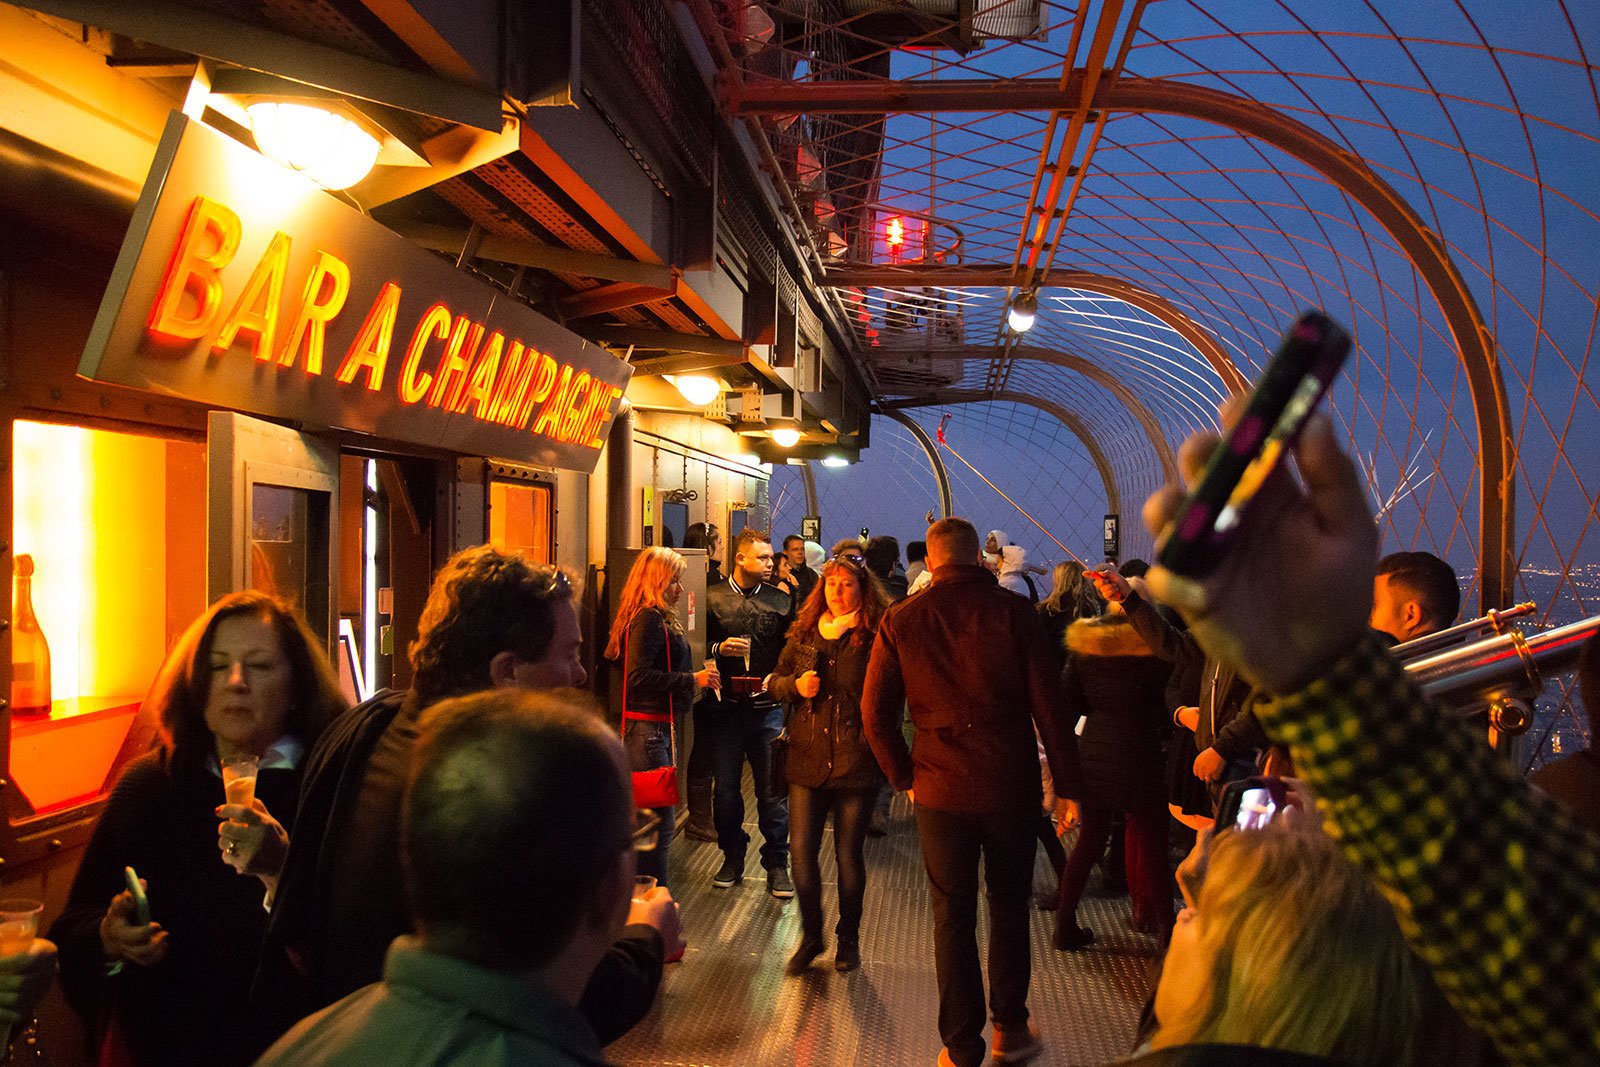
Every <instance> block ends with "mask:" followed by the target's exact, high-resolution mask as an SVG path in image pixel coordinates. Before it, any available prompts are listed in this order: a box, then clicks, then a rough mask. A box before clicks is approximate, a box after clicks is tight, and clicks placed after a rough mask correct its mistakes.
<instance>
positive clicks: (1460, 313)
mask: <svg viewBox="0 0 1600 1067" xmlns="http://www.w3.org/2000/svg"><path fill="white" fill-rule="evenodd" d="M1084 80H1085V72H1084V71H1083V70H1082V69H1078V70H1074V71H1072V72H1071V74H1070V75H1068V76H1067V77H1065V78H1060V79H1057V78H1035V79H1015V80H998V79H996V80H987V79H984V80H972V79H926V80H899V81H877V82H874V81H869V80H862V81H848V82H846V81H837V82H809V83H806V84H805V85H795V84H792V83H791V84H776V85H761V86H751V85H745V86H742V87H740V88H739V91H738V92H729V93H728V94H727V96H726V97H725V100H724V106H726V107H727V108H728V109H729V110H730V111H731V112H733V113H737V114H755V113H777V114H800V113H802V112H826V113H830V114H852V113H853V114H885V113H889V112H984V111H987V112H994V111H1013V112H1014V111H1076V110H1079V109H1081V108H1083V107H1084V102H1083V99H1082V97H1083V86H1084ZM1089 106H1090V107H1094V108H1099V109H1101V110H1104V111H1114V112H1122V113H1126V114H1147V113H1148V114H1164V115H1179V116H1183V117H1186V118H1192V119H1196V120H1199V121H1202V122H1211V123H1215V124H1217V125H1219V126H1223V127H1226V128H1228V129H1232V130H1234V131H1235V132H1238V133H1242V134H1245V135H1247V136H1251V137H1255V138H1257V139H1259V140H1262V141H1265V142H1266V143H1267V144H1270V145H1272V146H1273V147H1275V148H1277V149H1279V150H1280V151H1282V152H1285V153H1287V154H1288V155H1290V156H1293V157H1294V158H1295V159H1298V160H1300V161H1301V162H1302V163H1304V164H1306V165H1307V166H1309V167H1311V168H1312V169H1314V170H1316V171H1318V172H1320V173H1321V174H1322V175H1323V176H1324V177H1326V178H1327V179H1328V180H1329V181H1330V182H1332V183H1333V184H1334V185H1335V186H1336V187H1337V188H1339V189H1340V190H1342V191H1343V192H1345V193H1346V194H1347V195H1349V196H1350V197H1351V198H1352V199H1353V200H1355V201H1356V202H1357V203H1359V204H1360V205H1361V206H1362V207H1364V208H1366V209H1367V211H1368V212H1370V213H1371V214H1372V216H1373V218H1375V219H1377V221H1378V224H1379V225H1380V226H1382V227H1383V229H1384V230H1385V231H1386V232H1387V233H1388V234H1389V236H1390V237H1392V238H1393V239H1394V241H1395V243H1396V244H1398V245H1399V246H1400V248H1401V250H1402V251H1404V252H1405V254H1406V256H1407V257H1408V258H1409V259H1410V260H1411V262H1412V264H1413V265H1414V266H1415V267H1416V270H1417V273H1418V274H1420V275H1421V276H1422V280H1423V284H1425V285H1426V286H1427V287H1428V291H1429V292H1430V293H1431V294H1432V295H1433V298H1434V300H1435V301H1436V302H1437V303H1438V305H1439V308H1440V311H1441V312H1442V313H1443V314H1444V317H1445V322H1446V324H1447V325H1448V326H1449V328H1450V334H1451V337H1452V338H1453V340H1454V341H1455V344H1456V348H1457V353H1458V355H1459V356H1460V359H1461V363H1462V367H1463V369H1465V371H1466V373H1467V385H1468V389H1469V391H1470V393H1471V395H1472V407H1473V413H1474V414H1475V416H1476V417H1477V423H1478V464H1479V486H1478V559H1479V577H1480V583H1481V584H1480V589H1479V595H1480V603H1481V606H1482V608H1483V609H1484V610H1488V609H1490V608H1500V607H1505V606H1506V605H1508V604H1510V603H1511V602H1512V599H1513V592H1514V590H1513V583H1514V581H1515V574H1516V565H1515V552H1514V549H1515V546H1514V540H1515V537H1514V533H1513V531H1512V521H1513V507H1514V502H1515V486H1514V484H1513V475H1514V472H1513V469H1512V465H1511V461H1510V448H1511V411H1510V406H1509V403H1508V401H1507V399H1506V389H1505V380H1504V378H1503V377H1502V375H1501V373H1500V364H1499V360H1498V357H1497V355H1496V352H1495V344H1494V340H1493V338H1492V337H1491V336H1490V334H1489V329H1488V327H1487V325H1485V323H1484V320H1483V314H1482V312H1481V311H1479V309H1478V304H1477V301H1476V300H1475V299H1474V298H1473V296H1472V292H1471V290H1470V289H1469V288H1468V287H1467V283H1466V279H1465V278H1463V277H1462V276H1461V272H1460V271H1458V270H1457V269H1456V266H1455V263H1454V262H1453V261H1452V260H1451V258H1450V254H1449V251H1448V250H1447V249H1446V248H1445V246H1444V243H1443V242H1442V241H1441V240H1440V239H1439V238H1438V237H1437V236H1436V235H1435V234H1434V233H1433V231H1431V230H1430V229H1429V228H1428V226H1427V224H1426V223H1425V222H1424V221H1423V220H1422V217H1421V216H1420V215H1418V214H1417V212H1416V211H1415V210H1414V209H1413V208H1412V207H1411V205H1410V204H1408V203H1407V202H1406V200H1405V198H1404V197H1402V196H1401V195H1400V194H1399V193H1398V192H1396V191H1395V190H1394V188H1393V187H1392V186H1390V185H1389V183H1388V182H1386V181H1384V180H1383V178H1382V177H1380V176H1379V175H1378V174H1377V173H1376V172H1375V171H1373V170H1372V168H1371V167H1369V166H1367V164H1366V163H1365V162H1364V161H1363V160H1362V159H1361V157H1360V156H1358V155H1356V154H1355V153H1353V152H1350V151H1348V150H1346V149H1344V148H1341V147H1340V146H1339V145H1338V144H1336V143H1335V142H1334V141H1333V140H1331V139H1330V138H1328V137H1326V136H1324V135H1323V134H1321V133H1318V132H1317V131H1316V130H1314V129H1312V128H1311V127H1309V126H1307V125H1306V124H1305V123H1303V122H1300V121H1298V120H1296V119H1293V118H1290V117H1289V116H1287V115H1285V114H1283V113H1282V112H1280V111H1278V110H1276V109H1275V108H1273V107H1271V106H1269V105H1267V104H1263V103H1261V102H1260V101H1257V100H1252V99H1250V98H1248V97H1243V96H1239V95H1236V94H1234V93H1229V92H1224V91H1222V90H1220V89H1212V88H1210V87H1208V86H1204V85H1197V84H1194V83H1191V82H1180V81H1173V80H1171V79H1167V78H1138V77H1130V76H1126V75H1124V76H1122V77H1119V78H1117V79H1116V80H1115V81H1111V80H1103V81H1100V82H1099V85H1098V86H1097V88H1096V90H1095V94H1094V99H1093V101H1092V102H1091V103H1090V104H1089ZM902 284H921V283H919V282H916V281H907V280H902ZM992 284H996V285H1006V284H1011V283H1010V282H1008V281H996V282H994V283H992Z"/></svg>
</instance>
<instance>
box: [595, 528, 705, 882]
mask: <svg viewBox="0 0 1600 1067" xmlns="http://www.w3.org/2000/svg"><path fill="white" fill-rule="evenodd" d="M684 566H685V564H684V558H683V557H682V556H680V555H678V554H677V553H676V552H674V551H673V550H672V549H670V548H661V547H652V548H647V549H645V550H644V551H643V552H641V553H639V555H638V556H637V557H635V559H634V561H633V568H632V569H631V570H629V571H628V580H627V582H626V583H624V584H623V587H622V595H621V596H620V597H619V598H618V601H617V604H618V606H617V617H616V618H615V619H613V620H612V622H611V640H610V641H609V642H608V643H607V644H606V658H607V659H612V660H617V661H618V663H619V665H620V666H621V668H622V744H623V747H624V748H626V749H627V751H628V762H629V763H630V764H632V766H633V769H634V770H635V771H650V770H656V769H657V768H661V767H673V766H676V764H677V761H676V758H675V756H676V753H675V748H676V744H675V742H674V740H673V727H674V725H675V724H676V723H678V722H680V721H682V717H683V716H685V715H687V714H688V713H689V706H690V704H691V703H692V702H693V700H694V696H695V693H696V692H697V691H699V690H701V689H716V688H718V687H719V686H720V685H721V677H720V676H719V675H718V674H717V670H716V667H715V666H714V665H712V664H710V663H709V662H708V663H707V665H706V666H705V667H704V668H703V669H701V670H695V669H694V666H695V665H694V663H693V662H692V661H691V660H690V659H689V640H688V638H686V637H685V636H684V633H683V623H682V622H681V621H680V620H679V618H678V600H679V598H681V597H682V596H683V568H684ZM653 810H654V811H655V813H656V814H657V815H659V816H660V817H661V829H660V831H659V837H658V838H657V844H656V847H655V849H654V850H652V851H650V852H641V853H640V854H639V856H638V862H639V873H640V874H642V875H652V876H654V877H655V879H656V881H657V882H658V883H660V884H661V885H665V884H666V882H667V846H668V845H670V844H671V842H672V831H673V827H674V825H675V821H674V816H675V815H676V813H677V812H676V807H675V806H667V807H658V808H655V809H653Z"/></svg>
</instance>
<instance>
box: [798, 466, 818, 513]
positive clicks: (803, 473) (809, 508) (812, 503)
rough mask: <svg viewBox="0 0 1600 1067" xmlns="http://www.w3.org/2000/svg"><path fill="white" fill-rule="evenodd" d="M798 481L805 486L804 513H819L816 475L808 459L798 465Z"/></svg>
mask: <svg viewBox="0 0 1600 1067" xmlns="http://www.w3.org/2000/svg"><path fill="white" fill-rule="evenodd" d="M800 481H801V483H802V484H803V485H804V486H805V487H806V514H807V515H821V514H822V506H821V504H820V502H819V501H818V499H817V475H816V472H815V471H813V470H812V469H811V461H810V460H809V459H808V460H806V461H805V462H804V463H802V464H801V465H800Z"/></svg>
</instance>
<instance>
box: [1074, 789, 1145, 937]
mask: <svg viewBox="0 0 1600 1067" xmlns="http://www.w3.org/2000/svg"><path fill="white" fill-rule="evenodd" d="M1080 813H1081V815H1082V818H1083V826H1082V828H1081V829H1080V830H1079V831H1078V843H1077V845H1076V847H1074V848H1073V850H1072V855H1071V856H1069V857H1067V867H1066V870H1065V871H1063V872H1062V874H1061V897H1060V899H1059V901H1058V903H1057V904H1056V922H1058V923H1062V924H1068V923H1076V922H1077V911H1078V901H1079V899H1080V898H1081V897H1082V896H1083V887H1084V885H1085V884H1087V883H1088V881H1089V869H1090V868H1091V867H1093V866H1094V865H1095V863H1096V862H1098V861H1099V859H1100V856H1101V854H1102V853H1104V852H1105V848H1106V839H1107V838H1109V837H1110V836H1111V817H1112V816H1113V815H1114V814H1115V809H1113V808H1110V807H1107V806H1105V805H1103V804H1099V803H1097V802H1095V801H1093V800H1090V799H1085V800H1084V801H1083V803H1082V806H1081V808H1080ZM1167 819H1168V816H1167V812H1166V810H1165V809H1164V808H1158V807H1150V808H1145V809H1144V810H1142V811H1130V812H1128V830H1127V838H1126V842H1125V845H1124V854H1125V855H1126V857H1127V858H1126V865H1127V872H1128V891H1129V893H1130V895H1131V896H1132V897H1133V922H1134V925H1135V926H1138V927H1145V928H1150V929H1152V930H1154V929H1156V928H1159V929H1160V930H1162V931H1165V930H1170V929H1171V928H1172V922H1173V916H1172V871H1171V870H1170V868H1169V862H1168V858H1167Z"/></svg>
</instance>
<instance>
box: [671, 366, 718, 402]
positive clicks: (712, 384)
mask: <svg viewBox="0 0 1600 1067" xmlns="http://www.w3.org/2000/svg"><path fill="white" fill-rule="evenodd" d="M672 384H673V385H675V386H677V387H678V392H680V393H682V394H683V398H684V399H685V400H687V401H688V402H689V403H691V404H693V405H694V406H695V407H697V408H703V407H705V406H706V405H707V404H709V403H711V402H712V401H713V400H715V399H717V397H719V396H721V395H722V383H721V382H719V381H717V380H716V379H715V378H713V377H711V376H710V375H706V374H680V375H678V376H677V377H676V378H674V379H672Z"/></svg>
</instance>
